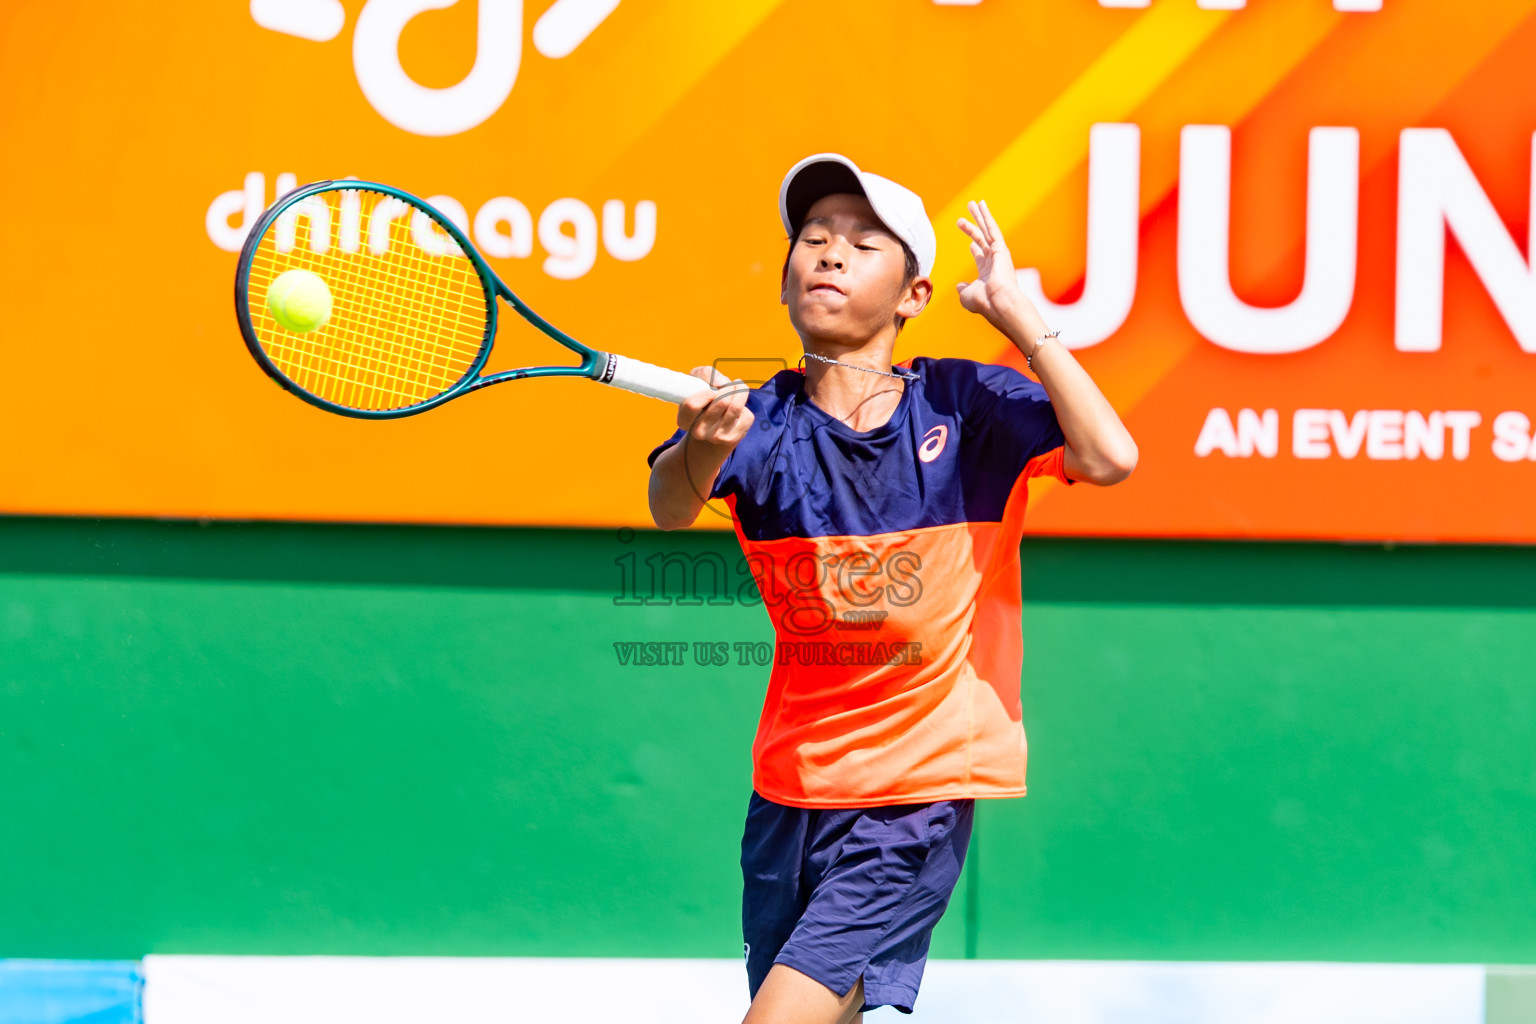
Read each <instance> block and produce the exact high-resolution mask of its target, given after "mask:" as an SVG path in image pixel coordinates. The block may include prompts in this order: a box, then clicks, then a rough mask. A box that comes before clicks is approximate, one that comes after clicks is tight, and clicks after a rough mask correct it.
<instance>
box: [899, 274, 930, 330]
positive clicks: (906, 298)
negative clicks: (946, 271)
mask: <svg viewBox="0 0 1536 1024" xmlns="http://www.w3.org/2000/svg"><path fill="white" fill-rule="evenodd" d="M931 298H933V282H932V281H930V280H928V279H927V278H926V277H914V278H913V279H912V283H911V284H909V285H907V290H906V294H904V295H903V296H902V297H901V301H900V302H898V303H897V304H896V315H897V316H899V317H901V318H902V319H904V320H910V319H912V318H913V317H915V316H917V314H919V313H921V312H922V311H923V310H924V309H926V308H927V306H928V300H929V299H931Z"/></svg>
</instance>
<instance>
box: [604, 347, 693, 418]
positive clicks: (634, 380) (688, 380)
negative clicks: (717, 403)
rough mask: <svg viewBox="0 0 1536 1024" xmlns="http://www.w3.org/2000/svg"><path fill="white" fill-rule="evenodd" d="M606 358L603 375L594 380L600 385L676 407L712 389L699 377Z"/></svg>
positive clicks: (617, 357) (623, 358)
mask: <svg viewBox="0 0 1536 1024" xmlns="http://www.w3.org/2000/svg"><path fill="white" fill-rule="evenodd" d="M607 356H608V359H607V362H606V364H605V365H604V367H603V372H602V373H601V374H599V375H598V376H597V377H596V378H595V379H596V380H597V382H598V383H600V384H608V385H611V386H612V387H616V388H623V389H624V390H625V391H633V392H635V393H636V394H638V395H645V396H647V397H649V398H659V399H661V400H662V401H664V402H672V403H673V404H676V405H681V404H682V403H683V400H684V399H686V398H687V397H688V396H689V395H693V394H697V393H698V392H700V391H713V390H714V388H712V387H710V386H709V385H708V384H707V383H705V382H704V381H702V380H700V379H699V378H698V377H694V376H691V375H689V374H686V373H678V372H677V371H676V370H669V369H667V368H666V367H664V366H652V365H651V364H650V363H642V362H641V361H640V360H638V359H631V358H629V357H628V356H621V355H616V354H615V353H612V352H609V353H607Z"/></svg>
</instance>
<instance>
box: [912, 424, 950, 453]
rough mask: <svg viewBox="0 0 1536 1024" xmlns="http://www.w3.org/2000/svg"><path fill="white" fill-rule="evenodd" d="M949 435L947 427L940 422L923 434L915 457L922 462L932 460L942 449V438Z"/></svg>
mask: <svg viewBox="0 0 1536 1024" xmlns="http://www.w3.org/2000/svg"><path fill="white" fill-rule="evenodd" d="M947 437H949V428H948V427H946V426H944V425H943V424H940V425H939V426H937V427H934V428H933V429H932V430H930V431H928V433H926V434H924V435H923V443H922V444H921V445H919V446H918V449H917V457H918V458H919V459H922V460H923V461H924V462H932V461H933V460H934V459H936V458H938V457H939V453H940V452H942V451H943V450H944V439H945V438H947Z"/></svg>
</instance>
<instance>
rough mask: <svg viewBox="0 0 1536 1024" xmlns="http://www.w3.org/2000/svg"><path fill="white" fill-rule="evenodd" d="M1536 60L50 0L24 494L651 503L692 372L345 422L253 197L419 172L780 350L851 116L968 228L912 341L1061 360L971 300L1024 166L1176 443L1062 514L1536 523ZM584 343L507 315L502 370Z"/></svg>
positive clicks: (1077, 529)
mask: <svg viewBox="0 0 1536 1024" xmlns="http://www.w3.org/2000/svg"><path fill="white" fill-rule="evenodd" d="M1532 53H1536V0H1479V2H1477V3H1475V4H1452V3H1447V2H1445V0H1248V2H1247V3H1246V4H1245V3H1244V0H976V2H964V0H947V2H936V0H839V2H836V3H827V2H825V0H730V2H713V0H622V2H620V0H555V2H553V3H551V2H549V0H526V2H525V0H366V2H364V0H218V2H210V0H199V2H195V3H194V2H191V0H166V2H164V3H159V4H154V5H142V4H95V3H81V2H69V0H50V2H42V0H9V2H7V3H5V4H4V5H3V6H0V138H3V140H4V151H5V156H6V159H5V160H4V162H3V164H0V183H3V187H4V191H5V194H6V196H7V209H8V212H7V213H6V215H5V216H4V218H3V220H0V311H3V320H0V381H3V382H4V384H5V389H4V394H5V398H4V401H3V402H0V425H3V429H4V436H5V439H6V444H5V445H4V447H3V448H0V510H3V511H5V512H7V513H24V514H86V515H125V516H177V517H233V518H260V519H299V520H342V521H392V522H448V523H487V524H532V525H588V526H604V527H612V526H622V525H631V526H648V525H650V518H649V515H648V512H647V508H646V478H647V474H648V470H647V467H646V462H645V456H646V454H647V453H648V452H649V451H650V449H651V448H652V446H654V445H655V444H657V443H659V442H660V441H661V440H662V439H664V438H665V437H667V436H668V434H670V432H671V431H672V429H673V427H674V415H675V410H674V409H673V408H672V407H670V406H668V405H666V404H664V403H662V402H658V401H654V400H651V399H647V398H642V397H639V396H636V395H632V394H627V393H623V392H619V391H616V390H613V389H610V388H604V387H597V386H594V385H592V384H591V383H590V382H586V381H580V380H571V379H562V380H535V381H525V382H519V383H513V384H507V385H503V386H499V387H496V388H491V389H488V390H486V391H484V392H482V393H477V394H475V395H472V396H468V397H465V398H463V399H461V400H456V401H453V402H450V403H448V404H447V405H445V406H443V407H441V408H439V409H436V410H434V411H431V412H428V413H426V414H423V415H420V416H414V417H408V418H405V419H401V420H395V421H389V422H368V421H359V420H351V419H346V418H342V417H337V416H332V415H328V414H326V413H324V412H321V411H319V410H316V409H314V408H312V407H310V406H308V405H306V404H304V403H302V402H300V401H298V400H296V399H295V398H293V397H292V396H290V395H287V394H285V393H284V392H283V391H281V390H280V389H279V388H277V387H275V386H274V385H273V384H272V382H271V381H270V380H268V379H267V378H266V377H265V376H264V375H263V374H262V372H261V371H260V370H259V369H258V368H257V366H256V365H255V363H254V362H253V361H252V359H251V358H250V356H249V355H248V354H247V352H246V350H245V348H244V345H243V344H242V342H241V338H240V334H239V331H238V328H237V326H236V322H235V316H234V312H233V298H232V293H233V279H234V270H235V262H236V252H237V250H238V249H239V247H240V245H241V243H242V241H243V239H244V237H245V233H246V230H247V229H248V227H249V226H250V225H251V224H252V223H253V222H254V221H255V220H256V218H257V217H258V216H259V214H260V212H261V211H262V209H263V208H264V207H265V206H266V205H267V204H269V203H271V202H272V200H273V199H274V198H275V197H276V196H277V195H278V194H280V193H282V192H284V191H286V190H287V189H289V188H291V187H292V186H293V185H295V184H298V183H303V182H307V181H313V180H318V179H326V178H341V177H358V178H363V179H369V180H375V181H382V182H386V183H389V184H392V185H395V186H398V187H400V188H403V189H406V190H408V191H410V192H413V193H416V194H418V195H421V196H423V197H427V198H428V199H430V200H431V201H432V202H434V204H436V205H437V206H438V207H439V208H440V209H442V210H443V211H444V212H445V213H446V214H447V215H448V216H449V217H450V218H451V219H454V220H456V221H459V222H461V224H462V226H463V227H464V228H465V230H466V231H467V232H468V233H469V236H470V237H471V239H472V240H473V241H474V242H475V244H476V245H477V246H478V247H479V248H480V249H481V250H482V252H483V253H484V254H485V255H486V256H487V258H488V259H489V261H490V263H491V265H492V266H493V268H494V269H495V270H496V272H497V273H498V274H499V275H501V276H502V277H503V278H504V279H505V280H506V281H507V282H508V283H509V284H510V285H511V287H512V288H513V289H514V290H516V291H517V292H518V293H519V295H521V296H522V297H523V298H524V299H525V300H527V302H528V303H529V304H530V305H531V306H532V307H533V308H534V309H536V310H538V311H539V312H540V313H541V314H542V315H543V316H545V317H546V318H547V319H549V320H550V321H551V322H553V323H554V324H556V325H558V326H559V327H561V328H562V329H563V330H565V331H567V332H569V333H570V334H572V335H574V336H575V337H577V338H580V339H581V340H583V341H584V342H586V343H587V344H589V345H592V346H593V347H595V348H599V349H603V350H609V351H617V352H622V353H624V354H625V355H628V356H632V357H634V358H637V359H643V360H646V361H648V362H652V363H656V364H658V365H662V366H670V367H673V368H676V369H681V370H687V369H689V368H691V367H693V366H697V365H702V364H710V363H719V364H720V365H721V366H722V368H727V369H731V370H733V371H734V369H735V368H736V367H740V366H748V365H751V366H760V367H768V368H770V369H771V368H774V367H778V366H793V365H795V364H796V362H797V360H798V359H799V357H800V345H799V340H798V338H797V337H796V336H795V334H794V332H793V330H792V329H791V328H790V325H789V322H788V318H787V316H786V315H785V311H784V309H783V307H782V306H781V305H780V304H779V273H780V267H781V265H782V263H783V259H784V253H785V249H786V243H785V239H784V236H783V230H782V227H781V225H780V223H779V218H778V210H777V197H778V186H779V181H780V178H781V177H782V176H783V174H784V172H785V171H786V170H787V169H788V168H789V167H790V166H791V165H792V164H793V163H794V162H795V161H796V160H798V159H800V158H801V157H803V156H806V155H808V154H811V153H816V152H822V151H836V152H841V153H845V154H847V155H849V156H851V157H852V158H853V159H855V160H856V161H858V162H859V164H860V165H861V166H863V167H864V168H866V169H868V170H871V171H874V172H875V173H878V174H883V175H886V176H888V177H891V178H894V179H896V180H897V181H900V182H901V183H903V184H905V185H908V186H909V187H911V188H913V189H914V190H916V191H917V192H918V193H919V194H920V195H922V196H923V197H924V199H925V201H926V203H927V206H928V210H929V213H930V215H931V217H932V219H933V221H934V224H935V227H936V228H937V230H938V232H939V238H940V245H939V254H938V259H937V263H936V267H935V271H934V284H935V291H936V300H935V302H934V303H933V304H932V305H931V306H930V307H929V309H928V310H926V311H925V312H924V313H923V314H922V316H921V317H919V318H917V319H915V320H913V321H912V323H910V324H909V325H908V326H907V328H906V329H905V331H904V332H903V333H902V335H901V337H900V339H899V341H898V347H897V357H898V358H899V359H905V358H907V357H910V356H915V355H927V356H935V357H939V356H958V357H964V358H969V359H976V360H981V361H986V362H1000V363H1007V364H1010V365H1013V366H1016V367H1019V368H1020V369H1023V366H1022V359H1020V357H1019V356H1018V354H1017V352H1016V351H1014V350H1013V349H1012V348H1011V346H1009V345H1008V343H1007V342H1006V341H1005V340H1004V339H1003V338H1001V337H1000V336H999V335H997V334H996V333H994V332H993V331H992V330H991V329H990V328H989V327H988V326H987V325H986V324H985V323H984V322H982V321H981V320H980V319H979V318H977V317H973V316H970V315H968V314H966V313H965V312H964V311H963V310H961V308H960V305H959V302H958V300H957V299H956V297H955V284H956V283H957V282H959V281H961V280H964V279H966V278H968V277H969V276H970V275H971V273H972V270H973V268H972V264H971V261H970V258H969V255H968V253H967V249H966V242H965V239H964V237H963V236H962V235H961V234H960V232H959V231H958V230H957V229H956V228H955V226H954V225H955V220H956V218H957V217H958V216H959V215H961V214H962V213H963V211H964V206H965V202H966V200H968V199H972V198H984V199H986V200H987V201H988V203H989V205H990V206H991V208H992V209H993V211H994V212H995V213H996V214H997V215H998V217H999V219H1000V221H1001V222H1002V224H1003V227H1004V229H1005V231H1006V233H1007V235H1008V238H1009V241H1010V243H1011V246H1012V249H1013V252H1014V256H1015V260H1016V262H1017V263H1018V264H1019V266H1020V267H1021V268H1022V269H1021V271H1020V280H1021V283H1022V284H1023V285H1024V286H1025V287H1026V289H1029V290H1030V291H1031V292H1032V293H1033V294H1034V295H1035V296H1036V298H1037V301H1038V302H1039V303H1040V304H1041V305H1042V309H1043V311H1044V313H1045V318H1046V320H1047V321H1048V322H1049V323H1051V324H1052V325H1053V326H1055V327H1059V328H1060V329H1061V331H1062V335H1061V337H1062V340H1063V341H1064V342H1066V343H1067V344H1069V345H1070V346H1071V347H1073V348H1074V349H1075V350H1076V353H1077V356H1078V358H1079V359H1080V360H1081V361H1082V362H1083V363H1084V365H1085V366H1087V368H1088V369H1089V371H1090V372H1091V373H1092V374H1093V376H1094V377H1095V379H1096V380H1097V381H1099V383H1100V384H1101V386H1102V387H1103V388H1104V390H1105V392H1106V393H1107V394H1108V395H1109V397H1110V399H1111V400H1112V401H1113V402H1114V404H1115V405H1116V407H1117V408H1118V409H1119V410H1120V411H1121V413H1122V415H1123V416H1124V417H1125V419H1126V422H1127V424H1128V425H1129V427H1130V428H1131V431H1132V433H1133V434H1134V435H1135V437H1136V439H1137V441H1138V443H1139V445H1140V448H1141V462H1140V466H1139V468H1138V470H1137V472H1136V474H1135V475H1134V476H1133V477H1132V478H1131V479H1130V480H1129V481H1127V482H1126V483H1124V484H1122V485H1120V486H1117V487H1114V488H1111V489H1107V490H1101V489H1097V488H1093V487H1087V486H1083V487H1074V488H1066V487H1059V486H1058V487H1050V486H1045V485H1042V486H1040V487H1038V488H1037V489H1036V490H1035V491H1034V492H1033V494H1032V498H1031V505H1030V511H1029V524H1030V528H1031V529H1032V530H1033V531H1035V532H1042V533H1053V534H1085V535H1132V536H1206V537H1275V538H1336V539H1360V540H1405V541H1412V540H1441V541H1503V542H1524V543H1531V542H1536V440H1533V437H1536V271H1533V265H1532V254H1533V249H1536V245H1533V242H1532V235H1533V233H1536V221H1533V219H1532V196H1533V180H1536V179H1533V173H1532V166H1533V165H1532V151H1533V140H1536V135H1533V132H1536V65H1533V64H1532V63H1531V60H1530V55H1531V54H1532ZM552 358H560V359H562V361H564V357H563V356H561V355H560V352H559V350H558V349H557V348H556V346H554V345H553V344H552V343H550V342H548V341H547V340H545V339H542V338H541V337H540V336H539V335H538V334H536V333H535V332H533V331H531V330H529V329H527V328H526V327H525V326H523V325H522V324H521V323H520V322H519V321H518V319H517V318H516V317H512V316H507V317H504V325H503V327H502V330H501V334H500V336H499V337H498V341H497V347H496V350H495V352H494V353H493V355H492V361H491V365H490V367H489V369H491V370H493V371H494V370H498V369H504V368H508V367H512V366H516V365H521V364H526V363H533V362H540V361H548V360H550V359H552ZM717 508H718V511H719V512H720V513H721V514H720V515H711V514H709V513H705V514H704V515H703V516H702V517H701V519H700V525H701V526H712V527H720V528H728V527H729V521H728V519H727V518H725V509H724V506H723V505H718V506H717Z"/></svg>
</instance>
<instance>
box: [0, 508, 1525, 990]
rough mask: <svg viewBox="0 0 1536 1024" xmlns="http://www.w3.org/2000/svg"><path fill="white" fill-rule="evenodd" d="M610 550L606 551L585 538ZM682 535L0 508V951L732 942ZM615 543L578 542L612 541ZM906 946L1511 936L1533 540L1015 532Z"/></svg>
mask: <svg viewBox="0 0 1536 1024" xmlns="http://www.w3.org/2000/svg"><path fill="white" fill-rule="evenodd" d="M626 541H627V542H626ZM663 551H680V552H684V553H687V554H689V555H697V554H700V553H705V552H710V551H714V552H718V553H720V554H721V555H723V556H724V557H725V558H726V559H728V560H729V564H734V563H735V562H736V558H737V552H736V548H735V542H734V539H733V538H732V537H730V536H729V535H721V534H713V533H693V532H689V533H683V534H677V533H673V534H658V533H641V534H639V535H638V536H634V537H630V536H628V535H625V536H624V537H623V538H621V537H620V536H619V535H616V534H615V533H612V532H582V531H559V530H547V531H546V530H492V529H454V528H435V527H433V528H402V527H361V526H317V525H273V524H211V525H199V524H196V523H185V522H138V521H110V520H109V521H88V520H61V519H15V518H13V519H0V956H13V957H66V958H98V957H101V958H110V957H135V956H139V955H142V954H144V953H150V952H157V953H169V952H179V953H192V952H202V953H354V954H464V955H492V954H504V955H533V954H537V955H630V956H633V955H647V956H735V955H738V950H739V949H740V937H739V917H738V914H739V911H738V902H737V901H738V898H739V880H738V879H739V876H738V874H737V869H736V863H735V857H736V852H737V843H738V841H739V838H740V827H741V817H742V812H743V810H744V808H745V804H746V798H747V795H748V792H749V789H748V787H749V775H750V765H749V762H748V748H749V744H750V741H751V736H752V731H753V728H754V725H755V722H756V714H757V710H758V707H759V703H760V701H761V698H762V690H763V686H764V682H765V678H764V673H765V671H766V670H764V669H760V668H755V667H745V668H743V667H739V666H737V665H735V664H734V660H733V663H732V664H731V665H729V666H727V667H724V668H718V667H717V668H700V667H697V666H695V665H693V664H692V662H691V659H690V660H689V663H688V664H685V665H683V666H656V667H620V666H619V665H618V663H617V658H616V656H615V652H614V648H613V644H614V643H615V642H622V641H630V640H682V641H688V642H692V641H699V640H725V641H738V640H743V641H744V640H768V639H771V631H770V629H769V627H768V624H767V618H766V615H765V613H764V612H763V611H762V609H761V608H757V607H750V606H743V605H740V604H736V603H731V604H724V605H714V606H712V605H710V604H708V603H704V604H700V605H696V606H695V605H690V606H682V607H680V606H678V605H676V604H655V605H639V606H631V605H618V606H616V604H615V598H618V597H621V593H622V591H621V584H620V570H619V565H620V564H626V563H623V562H622V560H623V559H625V558H626V557H627V556H628V555H629V554H630V553H634V554H635V556H636V557H635V561H634V564H635V565H637V566H643V565H644V559H645V558H646V557H647V556H648V555H651V554H654V553H657V552H663ZM616 560H619V561H616ZM1024 562H1025V567H1024V575H1025V597H1026V606H1025V616H1024V633H1025V637H1026V644H1027V654H1026V663H1025V681H1024V706H1025V715H1026V718H1025V723H1026V726H1027V728H1028V731H1029V736H1030V748H1031V768H1030V785H1031V795H1030V796H1029V797H1028V798H1027V799H1025V800H1022V801H1010V802H1006V803H995V804H986V805H984V806H983V807H982V809H981V813H980V814H979V817H978V826H977V842H976V844H975V845H974V847H973V851H972V853H973V858H972V861H971V864H970V870H969V871H968V876H967V879H966V882H965V889H964V891H963V892H962V893H960V894H959V895H957V898H956V901H955V904H954V905H953V906H952V909H951V913H950V914H949V916H948V917H947V918H946V920H945V922H944V924H943V925H941V929H940V933H939V935H938V936H937V938H936V953H938V954H939V955H945V956H962V955H977V956H983V957H1071V958H1076V957H1085V958H1127V957H1135V958H1156V959H1186V958H1187V959H1216V960H1233V959H1341V960H1407V961H1419V960H1423V961H1472V962H1493V963H1511V962H1533V961H1536V928H1532V927H1531V922H1532V921H1533V920H1536V828H1533V827H1532V823H1533V822H1536V549H1529V548H1477V547H1462V548H1407V547H1400V548H1396V549H1391V548H1382V547H1367V546H1343V547H1341V546H1327V545H1290V544H1219V543H1145V542H1125V541H1063V540H1033V539H1032V540H1030V541H1028V542H1027V543H1026V544H1025V547H1024Z"/></svg>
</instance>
